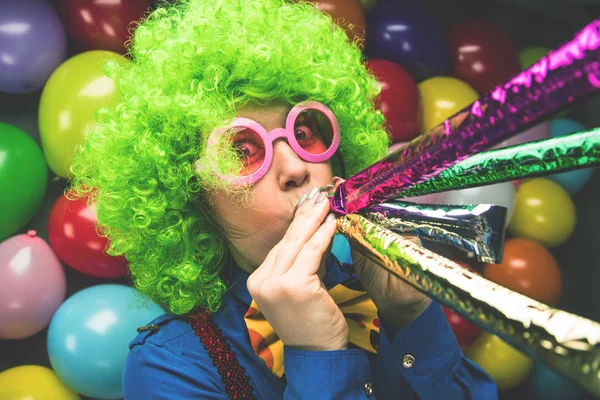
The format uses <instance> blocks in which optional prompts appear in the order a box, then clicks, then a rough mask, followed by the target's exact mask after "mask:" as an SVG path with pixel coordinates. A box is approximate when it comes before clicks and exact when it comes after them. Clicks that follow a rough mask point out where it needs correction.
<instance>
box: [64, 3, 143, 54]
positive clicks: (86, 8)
mask: <svg viewBox="0 0 600 400" xmlns="http://www.w3.org/2000/svg"><path fill="white" fill-rule="evenodd" d="M151 4H152V2H151V1H150V0H111V1H61V2H60V3H59V10H60V16H61V18H62V20H63V22H64V24H65V28H66V29H67V32H68V33H69V36H70V37H71V39H73V41H75V42H76V43H77V44H78V45H79V46H81V47H83V48H84V49H86V50H110V51H114V52H116V53H120V54H123V53H124V52H125V46H124V43H125V41H127V40H128V39H129V35H130V32H129V30H130V29H129V28H131V27H132V26H134V25H132V23H133V22H135V21H137V20H139V19H140V18H141V17H142V15H143V14H144V13H145V12H146V11H147V10H148V9H149V8H150V6H151Z"/></svg>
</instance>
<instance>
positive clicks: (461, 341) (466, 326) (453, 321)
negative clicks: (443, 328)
mask: <svg viewBox="0 0 600 400" xmlns="http://www.w3.org/2000/svg"><path fill="white" fill-rule="evenodd" d="M456 263H457V264H459V265H462V266H463V267H465V268H466V269H468V270H469V271H471V272H474V273H476V274H477V273H478V272H477V271H476V270H475V269H474V268H472V267H471V266H469V265H468V264H465V263H462V262H458V261H457V262H456ZM442 309H443V310H444V314H445V315H446V319H447V320H448V323H449V324H450V327H451V328H452V332H454V336H456V341H457V342H458V345H459V346H460V348H461V349H463V351H464V350H466V349H467V348H468V347H469V346H470V345H472V344H473V342H474V341H475V340H476V339H477V337H478V336H479V334H480V333H481V328H480V327H479V326H477V325H475V324H474V323H472V322H470V321H468V320H466V319H464V318H463V317H462V316H460V315H459V314H457V313H456V312H454V311H452V310H451V309H449V308H447V307H445V306H442Z"/></svg>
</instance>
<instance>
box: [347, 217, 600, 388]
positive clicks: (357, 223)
mask: <svg viewBox="0 0 600 400" xmlns="http://www.w3.org/2000/svg"><path fill="white" fill-rule="evenodd" d="M337 226H338V230H339V231H340V232H341V233H342V234H344V236H346V237H347V238H348V240H349V242H350V244H351V246H352V248H353V249H355V250H357V251H360V252H361V253H363V254H364V255H365V256H367V257H368V258H369V259H371V260H372V261H374V262H376V263H377V264H379V265H380V266H381V267H383V268H385V269H386V270H388V271H389V272H391V273H392V274H394V275H395V276H397V277H399V278H401V279H403V280H405V281H406V282H408V283H410V284H411V285H412V286H414V287H416V288H417V289H419V290H421V291H422V292H424V293H426V294H427V295H429V296H430V297H431V298H433V299H435V300H436V301H438V302H440V303H442V304H444V305H446V306H448V307H450V308H451V309H453V310H454V311H456V312H457V313H459V314H460V315H462V316H463V317H465V318H466V319H468V320H469V321H472V322H474V323H476V324H477V325H479V326H481V327H482V328H484V329H485V330H487V331H489V332H492V333H494V334H496V335H498V336H499V337H501V338H502V339H504V340H506V341H507V342H509V343H510V344H512V345H513V346H515V347H516V348H517V349H519V350H521V351H522V352H524V353H525V354H527V355H529V356H530V357H532V358H535V359H541V360H544V361H545V362H546V363H547V364H548V365H549V366H550V367H552V368H553V369H555V370H557V371H558V372H560V373H562V374H564V375H566V376H568V377H570V378H571V379H573V380H574V381H575V382H577V383H578V384H580V385H582V386H583V387H585V388H586V389H587V390H588V391H590V392H591V393H592V394H594V395H595V396H600V345H599V342H600V324H598V323H596V322H594V321H590V320H588V319H585V318H582V317H579V316H577V315H574V314H570V313H567V312H565V311H562V310H558V309H556V308H552V307H550V306H547V305H545V304H542V303H540V302H537V301H535V300H533V299H530V298H529V297H526V296H523V295H521V294H518V293H516V292H513V291H512V290H510V289H507V288H505V287H503V286H500V285H497V284H495V283H493V282H491V281H488V280H487V279H485V278H483V277H481V276H479V275H477V274H474V273H472V272H470V271H469V270H467V269H466V268H463V267H461V266H460V265H458V264H456V263H454V262H453V261H450V260H448V259H446V258H444V257H441V256H439V255H437V254H435V253H433V252H431V251H429V250H427V249H425V248H423V247H421V246H419V245H417V244H415V243H413V242H411V241H410V240H407V239H405V238H403V237H401V236H400V235H398V234H395V233H393V232H391V231H389V230H387V229H385V228H382V227H380V226H377V225H376V224H374V223H372V222H370V221H369V220H367V219H366V218H364V217H362V216H360V215H358V214H353V215H346V216H342V217H338V219H337Z"/></svg>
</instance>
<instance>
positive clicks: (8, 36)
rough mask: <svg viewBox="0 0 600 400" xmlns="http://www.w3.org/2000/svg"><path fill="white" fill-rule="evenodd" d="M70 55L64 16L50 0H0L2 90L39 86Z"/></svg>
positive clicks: (20, 90)
mask: <svg viewBox="0 0 600 400" xmlns="http://www.w3.org/2000/svg"><path fill="white" fill-rule="evenodd" d="M66 56H67V39H66V37H65V31H64V29H63V27H62V24H61V23H60V19H59V18H58V15H56V12H55V11H54V8H53V7H52V5H50V4H49V3H48V2H46V1H41V0H38V1H19V0H4V1H0V92H8V93H30V92H35V91H36V90H39V89H40V88H41V87H42V86H44V83H45V82H46V80H47V79H48V77H49V76H50V74H52V71H54V70H55V69H56V67H58V66H59V65H60V63H61V62H62V61H63V60H64V59H65V57H66Z"/></svg>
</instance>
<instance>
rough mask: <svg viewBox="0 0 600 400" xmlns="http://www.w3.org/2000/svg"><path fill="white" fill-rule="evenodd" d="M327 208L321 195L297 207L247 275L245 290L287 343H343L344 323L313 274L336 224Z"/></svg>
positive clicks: (312, 346) (334, 346)
mask: <svg viewBox="0 0 600 400" xmlns="http://www.w3.org/2000/svg"><path fill="white" fill-rule="evenodd" d="M324 194H325V193H323V195H324ZM319 199H320V200H321V201H320V202H319V203H317V204H315V200H319ZM328 212H329V202H328V201H327V199H326V198H324V196H317V197H316V199H315V198H311V199H307V200H306V201H305V202H304V203H303V204H301V205H300V206H299V207H297V209H296V213H295V216H294V220H293V221H292V223H291V225H290V227H289V228H288V230H287V232H286V234H285V236H284V238H283V239H282V240H281V242H279V243H278V244H277V245H276V246H275V247H274V248H273V249H272V250H271V251H270V252H269V254H268V255H267V257H266V259H265V261H264V262H263V263H262V264H261V266H260V267H259V268H258V269H256V271H254V272H253V273H252V274H251V275H250V277H249V278H248V283H247V286H248V291H249V292H250V294H251V295H252V297H253V298H254V300H255V301H256V304H257V305H258V307H259V308H260V310H261V311H262V313H263V315H264V316H265V318H266V319H267V321H269V323H270V324H271V326H273V329H274V330H275V332H276V333H277V335H278V336H279V337H280V338H281V340H282V341H283V343H284V344H285V345H286V346H292V347H297V348H302V349H307V350H341V349H345V348H346V347H347V345H348V324H347V323H346V320H345V318H344V316H343V314H342V312H341V311H340V309H339V307H338V306H337V305H336V304H335V302H334V301H333V299H332V298H331V296H330V295H329V293H328V292H327V288H326V287H325V286H324V285H323V282H322V281H321V278H320V277H319V275H318V272H319V268H320V266H321V265H323V263H324V258H325V255H326V253H327V250H328V247H329V245H330V243H331V240H332V238H333V235H334V233H335V229H336V224H335V220H334V219H333V215H331V217H329V218H327V219H326V216H327V213H328ZM324 220H325V221H324Z"/></svg>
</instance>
